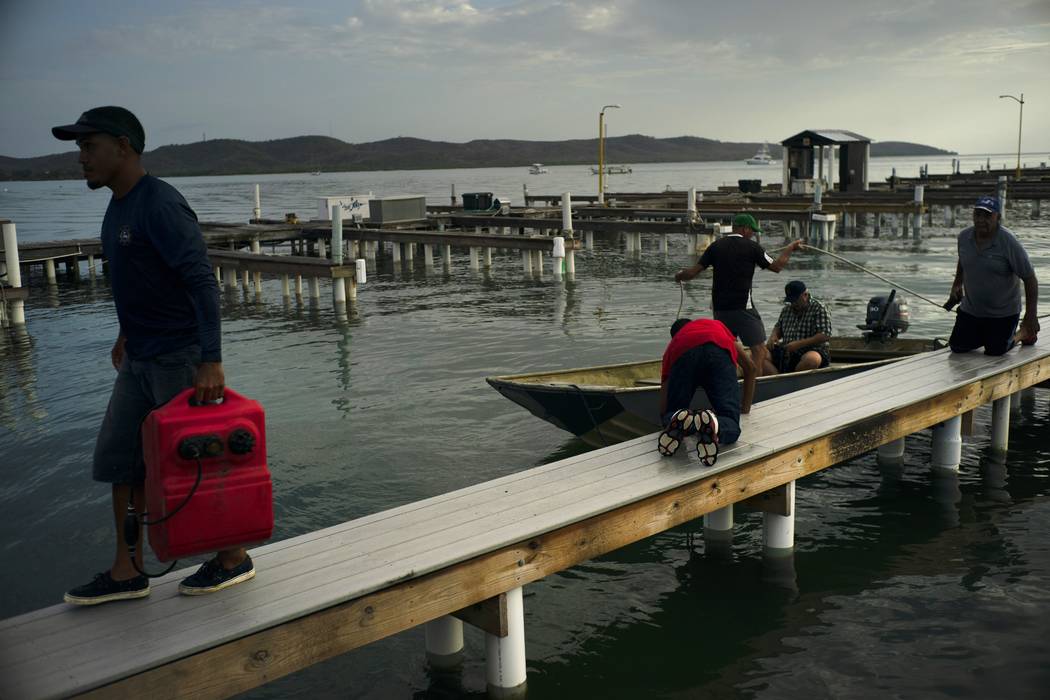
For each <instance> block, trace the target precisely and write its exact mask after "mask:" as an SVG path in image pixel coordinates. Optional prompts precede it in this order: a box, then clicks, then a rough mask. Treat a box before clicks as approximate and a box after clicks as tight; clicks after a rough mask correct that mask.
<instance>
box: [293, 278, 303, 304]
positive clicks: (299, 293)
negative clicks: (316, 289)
mask: <svg viewBox="0 0 1050 700" xmlns="http://www.w3.org/2000/svg"><path fill="white" fill-rule="evenodd" d="M295 297H296V298H297V299H302V298H303V276H302V275H296V276H295Z"/></svg>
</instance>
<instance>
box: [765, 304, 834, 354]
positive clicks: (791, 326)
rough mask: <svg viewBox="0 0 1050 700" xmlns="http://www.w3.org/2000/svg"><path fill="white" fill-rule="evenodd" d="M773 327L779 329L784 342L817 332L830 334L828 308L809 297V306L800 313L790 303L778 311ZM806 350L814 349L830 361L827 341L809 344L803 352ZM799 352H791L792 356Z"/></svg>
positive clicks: (800, 338) (810, 335)
mask: <svg viewBox="0 0 1050 700" xmlns="http://www.w3.org/2000/svg"><path fill="white" fill-rule="evenodd" d="M773 329H774V330H779V331H780V337H781V338H783V339H784V342H785V343H793V342H794V341H796V340H802V339H803V338H811V337H813V336H815V335H816V334H817V333H825V334H827V335H828V336H830V335H831V317H830V316H828V310H827V309H825V308H824V305H823V304H821V303H820V302H819V301H817V300H816V299H814V298H813V297H810V298H809V306H807V307H806V308H805V309H804V310H803V311H802V313H795V310H794V309H792V308H791V305H790V304H788V305H786V306H785V307H784V310H783V311H781V312H780V318H779V319H777V325H775V326H774V327H773ZM808 350H816V351H817V352H819V353H820V355H821V356H822V357H823V358H824V359H826V360H827V361H828V362H830V361H831V349H830V347H829V346H828V343H827V342H823V343H821V344H819V345H813V346H810V347H808V348H806V349H805V350H804V351H803V352H805V351H808ZM799 354H801V353H793V356H794V355H799Z"/></svg>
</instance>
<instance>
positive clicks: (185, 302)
mask: <svg viewBox="0 0 1050 700" xmlns="http://www.w3.org/2000/svg"><path fill="white" fill-rule="evenodd" d="M51 131H52V133H53V134H54V135H55V137H56V138H58V139H61V140H63V141H74V140H75V141H76V142H77V146H79V148H80V158H79V162H80V165H81V167H82V168H83V171H84V179H85V180H87V184H88V187H90V188H91V189H93V190H96V189H99V188H102V187H108V188H109V189H110V190H112V192H113V197H112V198H111V199H110V201H109V206H108V207H107V209H106V215H105V218H104V219H103V221H102V249H103V253H104V254H105V256H106V260H107V261H108V262H109V267H110V284H111V286H112V289H113V301H114V303H115V305H116V308H117V319H118V320H119V322H120V332H119V334H118V336H117V340H116V343H114V345H113V349H112V351H111V352H110V358H111V360H112V362H113V367H114V368H115V369H116V370H117V379H116V382H115V383H114V385H113V394H112V396H111V397H110V401H109V407H108V408H107V409H106V415H105V418H104V419H103V421H102V427H101V429H100V430H99V435H98V441H97V442H96V445H95V454H94V458H93V469H92V472H93V477H94V478H95V480H96V481H102V482H105V483H109V484H111V485H112V496H113V514H114V516H115V519H116V529H117V549H116V555H115V557H114V560H113V565H112V567H111V568H110V569H109V570H108V571H104V572H102V573H100V574H97V575H96V576H95V578H94V579H93V580H92V581H91V582H89V583H86V584H84V585H82V586H77V587H76V588H74V589H72V590H70V591H69V592H68V593H66V596H65V600H66V602H68V603H73V604H75V605H95V604H98V603H105V602H108V601H111V600H122V599H128V598H142V597H145V596H147V595H149V591H150V585H149V578H148V577H147V576H145V575H143V574H142V549H143V548H142V547H139V548H137V549H136V553H135V555H134V557H132V556H131V555H130V554H129V552H128V547H127V543H126V542H125V540H124V531H123V527H122V523H123V520H124V515H125V512H126V510H127V509H128V506H129V503H131V504H133V505H135V506H138V507H140V508H141V507H143V506H144V505H145V492H144V488H143V482H144V480H145V465H144V464H143V461H142V443H141V440H140V438H139V430H140V428H141V425H142V421H143V419H144V418H145V417H146V415H147V414H148V413H149V412H150V411H151V410H152V409H154V408H156V407H158V406H161V405H163V404H165V403H167V402H168V401H169V400H170V399H171V398H172V397H173V396H175V394H177V393H179V392H180V391H182V390H183V389H186V388H188V387H191V386H192V387H195V388H196V392H197V399H198V401H212V400H216V399H219V398H221V397H222V394H223V386H224V383H225V377H224V374H223V368H222V351H221V339H220V313H219V290H218V285H217V284H216V282H215V275H214V274H213V273H212V268H211V264H210V263H209V262H208V253H207V249H206V247H205V244H204V237H203V236H202V235H201V230H200V227H199V226H198V224H197V215H196V214H194V212H193V210H192V209H191V208H190V206H189V204H187V203H186V200H185V199H184V198H183V197H182V195H181V194H179V193H178V191H177V190H176V189H175V188H174V187H172V186H171V185H169V184H167V183H166V182H163V181H161V180H158V179H157V178H155V177H153V176H151V175H148V174H147V173H146V171H145V170H144V169H143V167H142V162H141V159H140V156H141V155H142V151H143V149H144V147H145V145H146V135H145V132H144V131H143V129H142V124H141V123H139V120H138V119H137V118H136V117H135V115H134V114H132V113H131V112H129V111H128V110H126V109H124V108H123V107H96V108H95V109H89V110H88V111H86V112H84V113H83V114H82V115H80V118H79V119H77V121H76V122H75V123H74V124H68V125H66V126H56V127H54V128H53V129H52V130H51ZM138 539H139V540H140V541H141V539H142V538H141V534H140V536H139V538H138ZM254 575H255V569H254V568H253V566H252V561H251V558H250V557H249V556H248V554H247V552H245V551H244V550H243V549H237V550H230V551H224V552H219V554H218V555H217V557H216V558H215V559H213V560H211V561H209V562H207V563H206V564H204V565H203V566H201V568H200V570H198V571H197V573H195V574H193V575H192V576H190V577H188V578H186V579H184V580H183V581H182V583H181V584H180V585H179V590H180V591H181V592H183V593H186V594H188V595H195V594H200V593H209V592H212V591H215V590H219V589H221V588H225V587H227V586H230V585H232V584H234V583H239V582H241V581H244V580H247V579H249V578H251V577H252V576H254Z"/></svg>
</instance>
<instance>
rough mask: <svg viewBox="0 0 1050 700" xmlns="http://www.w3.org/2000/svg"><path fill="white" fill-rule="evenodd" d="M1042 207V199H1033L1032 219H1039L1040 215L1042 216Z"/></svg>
mask: <svg viewBox="0 0 1050 700" xmlns="http://www.w3.org/2000/svg"><path fill="white" fill-rule="evenodd" d="M1042 205H1043V201H1042V200H1041V199H1033V200H1032V218H1033V219H1038V218H1039V217H1040V215H1041V214H1042V211H1041V209H1042Z"/></svg>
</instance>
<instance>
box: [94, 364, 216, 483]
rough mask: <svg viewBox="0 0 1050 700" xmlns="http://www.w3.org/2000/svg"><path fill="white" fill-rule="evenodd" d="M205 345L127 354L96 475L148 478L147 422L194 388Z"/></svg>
mask: <svg viewBox="0 0 1050 700" xmlns="http://www.w3.org/2000/svg"><path fill="white" fill-rule="evenodd" d="M200 361H201V350H200V346H197V345H190V346H188V347H185V348H182V349H180V350H175V351H174V352H169V353H165V354H163V355H158V356H156V357H151V358H150V359H148V360H132V359H130V358H129V357H128V356H127V354H125V355H124V361H123V362H121V363H120V369H119V370H117V380H116V382H114V383H113V394H112V395H111V396H110V397H109V406H108V407H107V408H106V417H105V418H103V419H102V427H101V428H100V429H99V431H98V440H97V441H96V442H95V456H94V460H93V466H92V477H93V478H94V479H95V481H104V482H106V483H109V484H135V485H138V484H141V483H143V482H144V481H145V480H146V465H145V463H144V462H143V461H142V438H141V435H140V431H141V428H142V421H143V420H145V418H146V416H147V415H149V412H150V411H152V410H153V409H154V408H157V407H159V406H163V405H164V404H166V403H167V402H168V401H170V400H171V399H172V397H174V396H175V395H176V394H178V393H179V392H180V391H182V390H183V389H188V388H189V387H191V386H193V378H194V375H195V374H196V373H197V365H199V364H200Z"/></svg>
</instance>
